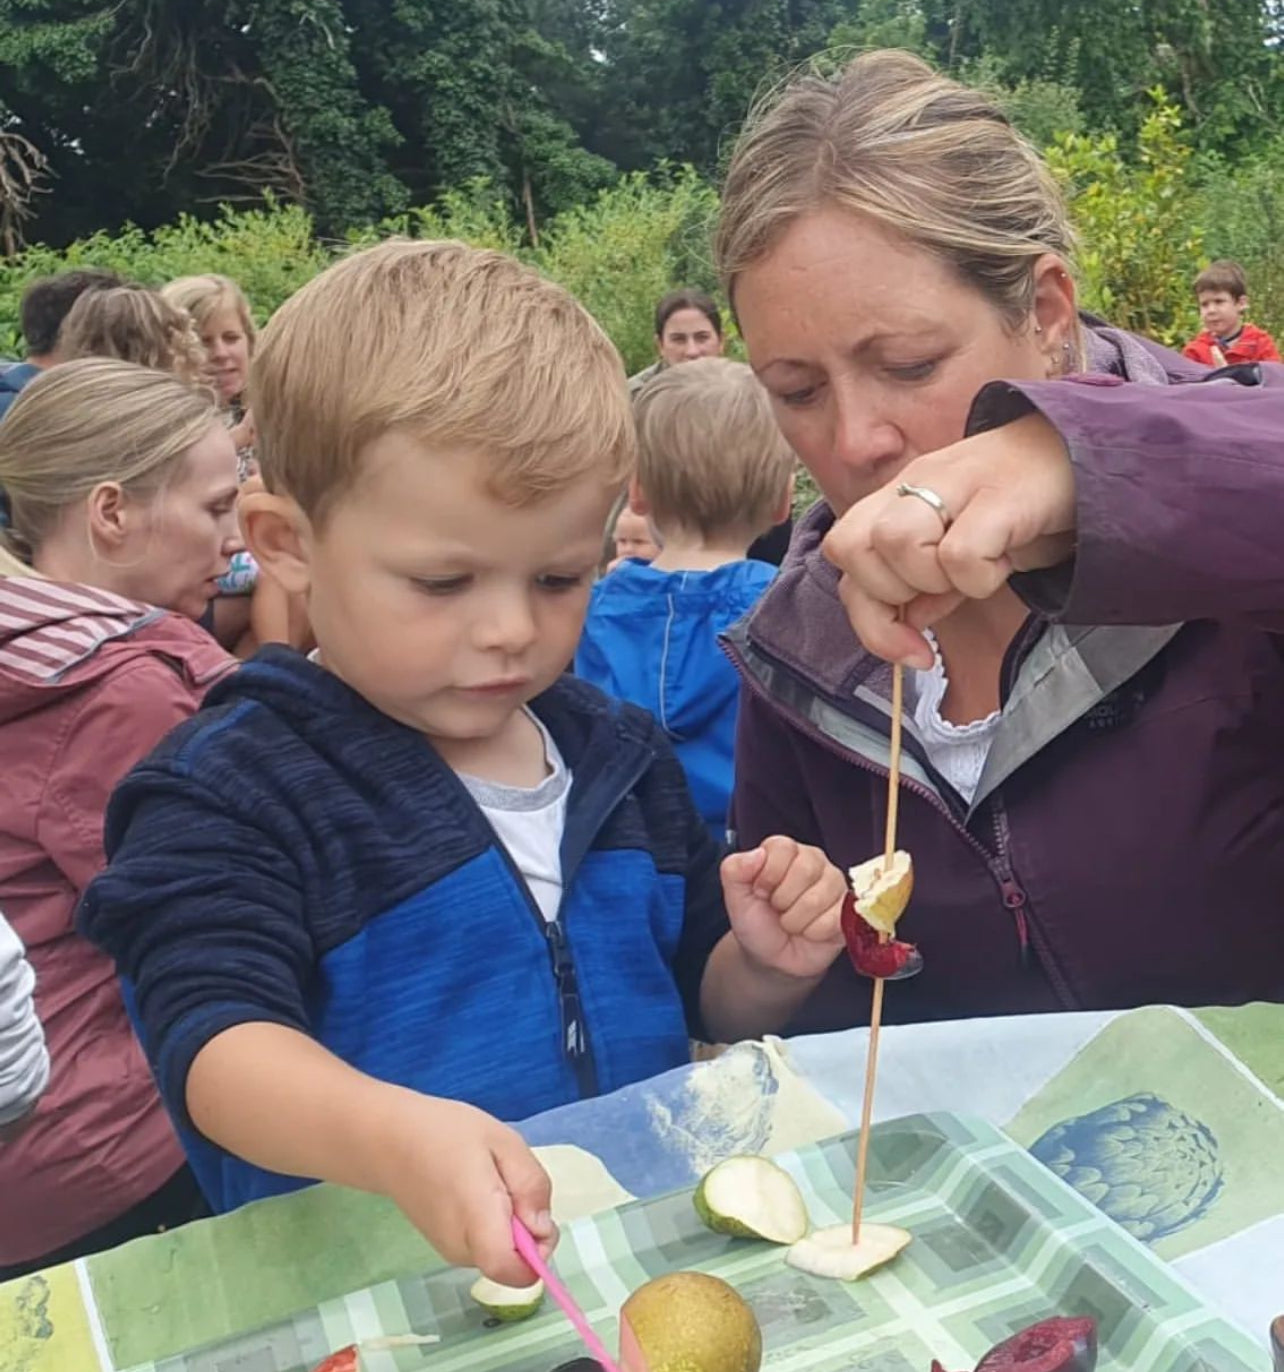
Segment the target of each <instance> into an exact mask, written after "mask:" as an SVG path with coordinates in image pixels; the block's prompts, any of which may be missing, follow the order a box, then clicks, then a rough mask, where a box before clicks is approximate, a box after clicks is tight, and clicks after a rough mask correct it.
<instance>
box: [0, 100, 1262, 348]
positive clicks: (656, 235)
mask: <svg viewBox="0 0 1284 1372" xmlns="http://www.w3.org/2000/svg"><path fill="white" fill-rule="evenodd" d="M1047 153H1048V157H1049V160H1050V162H1051V164H1052V166H1053V168H1054V170H1055V171H1056V172H1057V173H1058V175H1059V176H1060V177H1061V178H1062V180H1063V182H1064V184H1065V186H1066V188H1067V192H1068V194H1069V195H1070V198H1071V204H1072V208H1073V212H1074V216H1075V220H1076V224H1077V226H1078V229H1079V234H1080V240H1081V251H1080V263H1079V280H1080V285H1081V290H1082V295H1083V300H1084V303H1085V304H1086V306H1087V307H1088V308H1090V309H1094V310H1097V311H1098V312H1100V313H1101V314H1103V315H1105V316H1107V317H1108V318H1109V319H1111V320H1112V321H1113V322H1115V323H1117V324H1120V325H1122V326H1124V327H1126V328H1131V329H1136V330H1138V331H1139V332H1142V333H1148V334H1150V335H1151V336H1152V337H1155V338H1157V339H1159V340H1161V341H1163V342H1167V343H1178V344H1180V342H1181V341H1182V340H1184V339H1185V338H1187V337H1189V336H1190V335H1191V334H1192V333H1193V332H1194V331H1195V330H1196V329H1197V328H1198V315H1197V312H1196V309H1195V302H1194V299H1193V297H1192V294H1191V290H1190V283H1191V281H1192V280H1193V279H1194V276H1195V273H1196V272H1197V271H1198V270H1199V268H1200V267H1201V266H1202V265H1203V264H1204V263H1205V262H1206V261H1207V260H1208V259H1209V258H1211V257H1232V258H1236V259H1238V260H1239V261H1241V262H1243V264H1244V266H1245V267H1246V268H1247V270H1248V275H1249V281H1250V283H1251V288H1252V293H1253V295H1252V298H1253V316H1254V318H1255V319H1257V320H1258V322H1260V323H1262V324H1263V325H1264V326H1265V327H1267V328H1269V329H1271V330H1272V331H1275V332H1280V333H1284V171H1282V170H1281V168H1284V143H1281V144H1279V145H1273V146H1270V147H1268V148H1267V150H1266V151H1265V152H1264V153H1263V154H1261V155H1260V156H1257V157H1254V158H1251V159H1249V160H1247V161H1243V162H1240V163H1239V164H1237V165H1234V166H1232V165H1228V164H1227V163H1225V162H1223V161H1220V160H1215V159H1209V158H1207V157H1204V158H1202V159H1201V158H1200V156H1199V155H1198V154H1196V153H1194V152H1193V151H1192V148H1191V145H1190V142H1189V140H1188V138H1187V136H1186V133H1185V131H1184V130H1183V128H1182V125H1181V120H1180V116H1179V115H1178V112H1177V110H1176V109H1175V108H1174V107H1173V106H1172V105H1171V104H1169V103H1167V102H1165V101H1164V100H1163V99H1162V98H1161V97H1159V96H1158V95H1156V96H1155V98H1154V100H1153V103H1152V108H1151V111H1150V114H1149V115H1148V116H1147V118H1146V119H1145V121H1144V122H1143V126H1142V129H1141V133H1140V136H1139V139H1138V142H1137V145H1136V147H1135V149H1133V150H1132V151H1131V153H1128V152H1126V151H1125V150H1124V149H1122V148H1121V146H1120V144H1119V142H1118V140H1117V138H1116V136H1115V135H1114V134H1096V135H1087V134H1082V133H1063V134H1059V135H1056V136H1055V137H1053V138H1052V139H1051V142H1050V146H1049V147H1048V149H1047ZM715 207H716V197H715V193H714V191H713V190H712V188H711V187H710V186H709V185H708V183H707V182H705V181H703V180H702V179H701V178H700V177H699V176H697V175H696V174H695V172H693V171H692V170H691V169H689V168H684V169H678V168H672V167H661V168H659V169H658V170H657V171H656V172H654V173H653V174H651V175H650V176H644V175H642V174H641V173H637V174H634V175H631V176H627V177H624V178H622V179H621V180H619V181H618V182H617V183H616V184H615V185H613V186H611V187H609V188H608V189H606V190H604V191H602V192H600V193H599V194H598V195H597V196H596V197H595V198H594V199H592V200H591V201H589V202H588V203H586V204H584V205H580V206H577V207H575V208H573V209H570V210H566V211H564V212H563V213H562V214H560V215H557V216H555V217H554V218H552V219H551V220H549V221H547V222H546V224H545V225H544V228H543V230H542V231H541V233H540V239H539V244H538V246H533V245H532V244H531V243H530V242H529V240H528V239H527V237H526V233H525V228H524V226H523V225H521V224H519V223H518V222H517V221H516V220H515V219H514V218H513V215H512V212H511V208H510V202H509V199H508V198H507V196H506V195H505V194H503V193H502V192H500V191H499V190H496V189H495V188H493V187H491V186H490V185H489V184H488V183H486V182H485V181H475V182H472V183H470V184H468V185H467V186H465V187H464V188H462V189H461V190H458V191H455V192H453V193H451V194H449V195H447V196H445V197H444V198H443V199H442V200H441V201H439V202H438V203H437V204H436V205H433V206H431V207H428V208H420V209H414V210H409V211H407V212H405V213H403V214H401V215H398V216H396V217H395V218H393V219H388V220H384V221H383V222H381V223H379V224H377V225H373V226H371V227H370V228H368V229H365V230H363V231H361V232H360V233H357V234H352V235H350V236H349V238H348V240H347V241H346V242H344V243H333V242H323V241H321V240H319V239H318V238H317V236H316V234H315V232H314V229H313V225H312V222H311V221H310V219H309V218H308V216H307V214H306V213H305V212H304V211H303V210H301V209H299V208H298V207H296V206H283V205H276V204H272V203H268V204H266V205H265V206H264V208H262V209H257V210H230V209H225V210H223V211H222V213H221V214H220V215H219V216H218V217H217V218H216V219H214V220H212V221H208V222H206V221H199V220H196V219H194V218H190V217H184V218H182V219H181V220H179V222H178V223H177V224H173V225H169V226H167V227H164V228H161V229H158V230H157V231H156V232H155V233H153V234H151V235H148V234H144V233H142V232H141V231H139V230H137V229H132V228H131V229H126V230H125V231H124V232H122V233H120V234H118V235H116V236H115V237H108V236H107V235H105V234H101V233H100V234H95V235H94V236H93V237H91V238H87V239H82V240H80V241H79V242H76V243H73V244H72V245H71V246H70V247H68V248H67V249H66V250H65V251H62V252H53V251H51V250H50V249H47V248H42V247H36V248H32V249H30V250H29V251H27V252H26V253H24V254H22V255H21V256H20V257H18V258H16V259H13V260H11V261H8V262H5V261H3V260H0V354H6V353H7V354H9V355H16V354H17V353H18V352H19V351H20V340H19V337H18V299H19V296H20V294H21V291H22V288H23V286H24V285H25V284H26V283H27V282H28V281H29V280H31V279H32V278H34V277H37V276H42V275H45V274H47V273H49V272H52V271H56V270H59V269H61V268H64V267H70V266H82V265H90V264H92V265H96V266H106V267H113V268H115V269H116V270H118V271H120V272H122V273H123V274H125V275H126V276H129V277H131V278H134V279H136V280H140V281H145V282H149V283H160V282H162V281H165V280H168V279H169V278H171V277H174V276H179V275H182V274H183V273H186V272H195V271H222V272H226V273H227V274H228V275H230V276H234V277H235V278H237V280H239V281H240V282H241V283H242V284H243V285H244V287H245V288H246V291H247V292H248V294H249V296H250V299H251V301H252V302H253V305H254V309H255V312H256V314H257V315H258V316H259V317H260V318H261V319H263V318H266V317H267V316H268V315H269V314H270V313H271V312H272V311H273V310H274V309H275V308H276V306H277V305H279V304H280V303H281V301H282V300H284V299H285V298H286V296H287V295H289V294H290V293H291V291H293V290H294V289H296V288H297V287H298V286H299V285H300V284H301V283H302V282H304V281H306V280H307V279H308V278H309V277H310V276H312V275H313V274H314V273H315V272H317V271H319V270H320V269H321V268H322V267H323V266H324V265H325V263H326V262H327V261H328V260H330V258H331V257H332V255H333V254H334V253H335V252H338V251H342V250H344V249H345V248H346V247H348V246H349V245H351V244H361V243H366V242H373V241H375V240H376V239H378V238H380V237H383V236H386V235H388V234H392V233H400V234H409V235H412V236H417V237H456V238H462V239H465V240H466V241H468V242H471V243H478V244H484V245H487V246H491V247H496V248H501V249H503V250H505V251H508V252H513V253H517V254H518V255H520V256H521V257H523V258H524V259H525V260H527V261H529V262H531V263H533V264H534V265H535V266H537V267H538V268H539V269H540V270H542V271H544V272H546V273H547V274H548V275H549V276H551V277H553V278H554V279H555V280H558V281H561V282H562V283H564V284H565V285H566V286H567V287H568V288H569V289H570V290H571V291H573V292H574V293H575V295H576V296H578V298H579V299H580V300H582V301H583V302H584V304H585V305H587V306H588V308H589V309H590V310H591V311H592V312H593V313H594V315H595V316H596V317H597V318H598V319H599V320H600V321H601V323H602V326H603V327H604V328H605V329H606V331H607V332H608V333H609V334H610V336H611V337H612V339H614V341H615V343H616V346H617V347H618V348H619V349H620V352H621V353H622V354H623V357H624V360H625V364H626V365H627V367H628V368H629V369H630V370H631V371H632V370H635V369H636V368H638V367H641V366H643V365H644V364H645V363H647V362H648V361H650V360H651V357H652V355H653V343H652V337H651V333H652V330H651V322H650V321H651V309H652V306H653V305H654V302H655V300H656V298H657V297H658V296H659V295H661V294H662V293H663V292H664V291H665V290H666V289H668V288H669V287H670V286H672V285H674V284H679V283H680V284H692V285H702V286H706V287H711V286H712V285H713V284H714V282H713V271H712V265H711V262H710V260H709V254H708V227H709V222H710V220H711V218H712V215H713V213H714V210H715Z"/></svg>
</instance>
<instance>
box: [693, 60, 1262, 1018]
mask: <svg viewBox="0 0 1284 1372" xmlns="http://www.w3.org/2000/svg"><path fill="white" fill-rule="evenodd" d="M1073 248H1074V242H1073V236H1072V233H1071V228H1070V224H1069V222H1068V220H1067V216H1066V212H1065V209H1064V206H1063V204H1062V200H1061V197H1060V194H1059V192H1058V188H1057V186H1056V185H1055V183H1054V181H1053V179H1052V177H1051V176H1050V175H1049V173H1048V171H1047V169H1046V168H1045V167H1044V165H1043V164H1042V162H1041V161H1040V159H1039V157H1038V154H1037V153H1036V152H1035V151H1034V150H1033V148H1031V147H1030V146H1029V145H1028V144H1027V143H1025V142H1024V141H1023V140H1022V139H1021V138H1020V136H1019V135H1018V134H1017V133H1016V132H1015V131H1014V130H1013V128H1012V127H1011V125H1010V124H1009V123H1008V121H1007V119H1006V118H1005V117H1004V115H1003V114H1002V113H1001V112H1000V111H999V110H998V109H997V108H996V107H995V106H994V104H993V103H992V102H991V101H990V100H989V99H988V98H987V97H986V96H985V95H983V94H981V93H980V92H978V91H974V90H970V89H967V88H965V87H963V86H961V85H959V84H958V83H956V82H954V81H951V80H949V79H948V78H946V77H944V76H941V75H939V74H937V73H936V72H934V71H932V70H931V69H930V68H929V67H928V66H927V65H926V64H924V63H923V62H921V61H919V60H918V59H916V58H914V57H911V56H909V55H908V54H905V53H899V52H872V53H868V54H865V55H863V56H860V57H858V58H856V59H855V60H854V61H852V62H851V63H850V64H849V65H847V66H846V67H845V68H844V69H843V70H842V71H840V72H838V73H837V74H836V75H834V76H832V77H825V76H822V75H816V74H806V75H802V76H799V77H798V78H796V79H795V80H793V81H791V82H789V83H787V84H786V85H785V86H784V87H782V88H781V89H780V90H778V91H777V92H775V93H774V94H773V95H772V96H770V97H769V98H768V99H767V100H766V101H764V103H763V104H762V105H761V106H760V107H759V108H758V109H756V110H755V111H754V112H753V113H752V114H751V116H750V119H749V121H748V123H747V125H746V127H745V129H744V130H743V132H742V133H741V135H740V138H739V140H738V143H737V145H736V148H735V150H734V153H733V155H732V158H731V161H730V164H729V167H728V172H727V177H726V184H725V187H724V193H723V199H722V207H721V217H720V223H719V226H718V232H717V243H716V250H717V257H718V262H719V267H720V270H721V272H722V276H723V281H724V285H725V288H726V291H727V294H728V298H729V299H730V300H731V301H732V303H733V307H734V309H735V312H736V316H737V319H738V322H739V325H740V328H741V332H742V335H743V338H744V341H745V344H746V347H747V349H748V353H749V358H750V361H751V363H752V365H753V367H754V370H755V371H756V372H757V374H758V376H759V377H760V379H761V380H762V382H763V384H764V385H765V386H766V387H767V390H768V392H769V394H770V396H771V400H772V404H773V407H774V409H775V413H776V417H777V421H778V423H779V425H780V427H781V429H782V431H783V432H784V435H785V437H786V438H787V439H788V441H789V443H790V445H791V446H792V447H793V449H794V450H795V452H796V453H797V454H798V456H799V457H800V458H801V460H802V461H803V462H804V463H805V464H806V466H807V467H808V468H809V469H810V471H811V472H812V475H813V476H814V477H815V479H816V481H817V484H818V485H819V487H820V490H821V492H822V494H823V496H824V500H823V501H822V502H821V503H820V504H819V505H818V506H817V507H816V508H815V509H813V510H812V511H811V512H810V514H809V515H808V516H807V518H806V520H805V521H804V522H803V523H802V525H801V526H800V527H799V529H798V530H797V532H796V533H795V537H794V543H793V546H792V548H791V552H790V556H789V558H788V560H787V561H786V564H785V569H784V571H783V572H782V574H781V576H780V578H779V580H778V581H777V582H776V584H775V586H774V587H773V588H772V590H770V591H769V592H768V594H767V595H766V597H765V598H764V600H763V601H762V602H761V603H760V605H759V606H758V608H757V610H756V611H755V613H754V615H753V617H752V618H751V619H750V621H749V622H748V625H747V626H746V627H743V628H741V629H740V630H738V631H737V633H736V636H735V643H734V652H735V657H736V660H737V662H738V665H739V667H740V669H741V672H742V674H743V677H744V681H745V687H746V692H745V700H744V704H743V707H742V710H741V714H740V730H739V735H738V739H737V756H736V792H735V797H734V801H733V826H734V828H735V829H736V830H737V831H738V840H739V842H740V844H741V845H742V846H744V847H748V848H751V847H753V845H754V844H755V843H757V841H758V839H759V838H760V837H761V836H762V835H764V834H768V833H777V832H781V833H789V834H792V835H793V836H794V837H795V838H797V839H799V840H801V841H804V842H807V843H814V844H818V845H819V846H821V847H822V848H824V849H826V850H827V851H828V853H829V854H830V856H831V857H832V858H833V859H834V860H835V861H837V862H840V863H842V864H845V865H846V864H851V863H855V862H859V861H863V860H864V859H866V858H869V857H870V856H872V855H874V854H876V853H879V852H881V851H882V847H883V826H884V818H885V813H886V789H887V776H888V768H889V746H888V736H889V732H890V716H891V670H890V668H889V666H888V663H889V662H900V663H902V664H904V666H905V667H906V668H907V669H908V670H907V671H906V708H905V714H904V719H903V724H904V730H905V755H904V767H903V771H902V793H901V797H900V807H899V808H900V834H901V846H902V847H904V848H906V849H908V850H909V851H910V853H911V854H912V855H913V859H914V866H915V889H914V898H913V902H912V904H911V906H910V909H909V913H908V915H907V916H906V919H905V922H904V926H903V927H904V929H905V937H906V938H908V939H911V940H913V941H915V942H917V943H918V944H919V945H920V948H921V951H922V954H923V958H924V970H923V971H922V973H921V974H920V975H919V976H918V977H916V978H915V979H914V980H912V981H908V982H906V983H905V984H904V985H903V986H898V988H897V991H896V994H895V995H894V996H889V997H888V1002H887V1005H888V1010H889V1012H890V1014H891V1015H892V1016H893V1017H897V1018H901V1019H946V1018H953V1017H962V1016H969V1015H985V1014H1000V1013H1014V1012H1028V1011H1039V1010H1049V1009H1058V1008H1060V1009H1088V1008H1107V1007H1124V1006H1132V1005H1138V1004H1143V1003H1147V1002H1175V1003H1180V1004H1188V1005H1189V1004H1195V1005H1198V1004H1214V1003H1215V1004H1225V1003H1238V1002H1242V1001H1246V1000H1251V999H1255V998H1260V999H1278V998H1279V997H1280V995H1281V992H1284V956H1282V955H1281V948H1282V947H1284V943H1282V941H1281V928H1282V927H1284V926H1282V924H1281V917H1280V913H1279V892H1280V890H1281V889H1284V661H1282V659H1281V640H1280V639H1279V638H1277V637H1274V636H1272V635H1270V634H1268V633H1267V632H1264V631H1263V629H1262V628H1261V627H1260V626H1261V625H1262V624H1266V625H1268V626H1272V625H1273V626H1274V627H1281V626H1284V544H1282V543H1281V541H1280V538H1279V533H1278V530H1279V527H1280V524H1281V522H1282V521H1284V463H1281V462H1280V457H1279V455H1280V434H1281V433H1284V369H1279V368H1271V367H1269V366H1263V367H1254V366H1250V367H1247V368H1239V369H1229V370H1228V371H1227V372H1226V373H1224V374H1221V375H1220V376H1218V374H1214V380H1213V382H1212V384H1208V383H1207V382H1206V381H1204V378H1206V377H1207V376H1208V375H1209V374H1208V372H1207V371H1206V369H1203V368H1200V367H1198V366H1197V365H1195V364H1192V363H1188V362H1186V361H1185V360H1184V359H1182V358H1181V357H1180V356H1178V355H1177V354H1175V353H1172V352H1169V351H1167V350H1166V349H1163V348H1159V347H1157V346H1155V345H1152V344H1150V343H1148V342H1146V341H1144V340H1142V339H1139V338H1135V337H1133V336H1131V335H1129V334H1127V333H1123V332H1121V331H1118V330H1115V329H1112V328H1109V327H1108V326H1107V325H1105V324H1104V323H1102V322H1101V321H1100V320H1097V319H1094V318H1091V317H1089V316H1086V315H1083V314H1081V313H1080V312H1079V310H1078V309H1077V307H1076V299H1075V285H1074V278H1073V274H1072V264H1073ZM1201 382H1203V384H1200V383H1201ZM853 628H854V630H855V632H854V633H853ZM869 1004H870V1000H869V994H868V991H867V990H866V991H862V990H860V988H859V987H858V986H857V985H856V983H855V981H854V974H853V973H851V971H850V969H847V968H843V969H836V970H835V972H834V973H833V974H832V976H830V978H829V979H828V980H827V982H826V983H825V984H824V985H823V986H822V987H821V988H820V989H819V991H818V992H817V994H816V995H815V997H814V998H813V1000H812V1003H811V1005H810V1006H809V1007H808V1009H807V1011H806V1012H805V1013H804V1015H803V1016H802V1017H801V1018H800V1020H799V1021H798V1023H797V1024H796V1026H795V1028H829V1027H836V1026H839V1025H846V1024H853V1023H857V1022H860V1021H862V1020H863V1019H864V1017H865V1016H866V1015H867V1014H868V1009H869Z"/></svg>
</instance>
